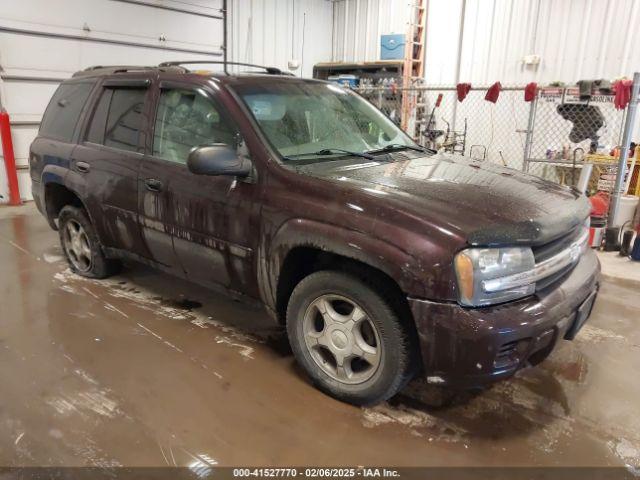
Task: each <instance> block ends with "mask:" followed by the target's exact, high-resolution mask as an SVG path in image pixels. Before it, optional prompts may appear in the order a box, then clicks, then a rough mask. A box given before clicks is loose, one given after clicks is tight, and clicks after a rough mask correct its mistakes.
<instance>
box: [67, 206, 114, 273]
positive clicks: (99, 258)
mask: <svg viewBox="0 0 640 480" xmlns="http://www.w3.org/2000/svg"><path fill="white" fill-rule="evenodd" d="M58 233H59V234H60V245H61V246H62V251H63V252H64V256H65V257H66V259H67V263H69V268H71V270H72V271H73V272H74V273H77V274H78V275H82V276H83V277H87V278H107V277H109V276H111V275H114V274H115V273H117V272H118V271H119V270H120V268H121V267H122V265H121V263H120V262H119V261H118V260H114V259H110V258H107V257H106V256H105V255H104V252H103V250H102V245H100V242H99V240H98V236H97V234H96V231H95V228H94V227H93V225H92V223H91V220H89V217H88V215H87V213H86V211H85V210H84V209H82V208H78V207H74V206H72V205H67V206H65V207H64V208H63V209H62V210H61V211H60V215H59V216H58Z"/></svg>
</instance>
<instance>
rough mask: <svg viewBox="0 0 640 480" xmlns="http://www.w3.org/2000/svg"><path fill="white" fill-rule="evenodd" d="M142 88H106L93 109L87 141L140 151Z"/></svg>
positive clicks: (143, 97) (145, 91)
mask: <svg viewBox="0 0 640 480" xmlns="http://www.w3.org/2000/svg"><path fill="white" fill-rule="evenodd" d="M146 93H147V90H146V89H142V88H105V89H104V90H103V92H102V95H101V96H100V100H99V101H98V104H97V105H96V109H95V111H94V112H93V118H92V119H91V124H90V125H89V130H88V131H87V137H86V139H87V141H89V142H92V143H98V144H102V145H105V146H107V147H113V148H117V149H120V150H127V151H130V152H138V151H140V150H141V149H142V148H143V147H141V146H140V130H141V129H142V120H143V118H142V117H143V109H144V99H145V95H146Z"/></svg>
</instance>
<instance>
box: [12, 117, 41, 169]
mask: <svg viewBox="0 0 640 480" xmlns="http://www.w3.org/2000/svg"><path fill="white" fill-rule="evenodd" d="M37 134H38V127H37V126H33V127H32V126H18V127H13V128H12V129H11V138H12V139H13V153H14V155H15V157H16V165H18V166H21V165H28V164H29V145H31V142H33V140H34V139H35V138H36V135H37Z"/></svg>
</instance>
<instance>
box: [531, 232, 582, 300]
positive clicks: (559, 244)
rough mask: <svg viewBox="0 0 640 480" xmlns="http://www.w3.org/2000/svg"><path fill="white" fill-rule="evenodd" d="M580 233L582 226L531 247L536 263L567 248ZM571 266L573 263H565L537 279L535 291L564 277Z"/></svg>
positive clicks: (573, 265)
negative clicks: (551, 272) (549, 273)
mask: <svg viewBox="0 0 640 480" xmlns="http://www.w3.org/2000/svg"><path fill="white" fill-rule="evenodd" d="M581 234H582V227H577V228H575V229H574V230H572V231H571V232H569V233H568V234H566V235H563V236H562V237H560V238H557V239H555V240H552V241H551V242H548V243H545V244H543V245H539V246H537V247H533V249H532V250H533V257H534V258H535V261H536V264H539V263H541V262H544V261H545V260H548V259H549V258H551V257H553V256H554V255H556V254H558V253H560V252H561V251H563V250H565V249H567V248H569V246H570V245H571V244H572V243H573V242H575V241H576V240H577V239H578V238H579V237H580V235H581ZM573 267H575V263H572V264H570V265H567V266H566V267H564V268H563V269H561V270H559V271H557V272H555V273H553V274H551V275H549V276H548V277H545V278H542V279H540V280H538V281H537V282H536V291H540V290H543V289H545V288H547V287H549V286H551V285H553V284H554V283H556V282H558V281H559V280H561V279H562V278H564V277H565V276H566V275H567V274H568V273H569V272H570V271H571V270H572V269H573Z"/></svg>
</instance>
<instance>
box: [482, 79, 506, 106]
mask: <svg viewBox="0 0 640 480" xmlns="http://www.w3.org/2000/svg"><path fill="white" fill-rule="evenodd" d="M501 89H502V85H500V82H496V83H494V84H493V85H491V86H490V87H489V90H487V94H486V95H485V96H484V99H485V100H486V101H488V102H493V103H496V102H497V101H498V96H500V90H501Z"/></svg>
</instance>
